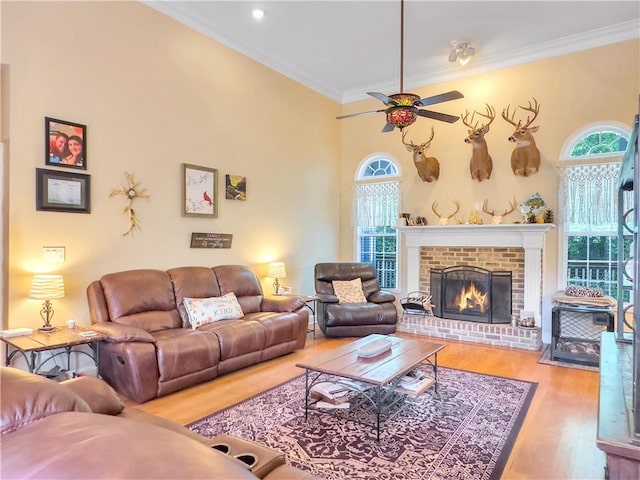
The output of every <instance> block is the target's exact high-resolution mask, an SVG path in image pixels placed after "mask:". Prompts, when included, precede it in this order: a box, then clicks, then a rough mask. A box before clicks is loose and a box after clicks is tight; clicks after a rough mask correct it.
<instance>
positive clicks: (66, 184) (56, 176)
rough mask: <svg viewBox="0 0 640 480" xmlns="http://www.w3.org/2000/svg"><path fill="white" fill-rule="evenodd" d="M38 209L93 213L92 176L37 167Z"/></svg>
mask: <svg viewBox="0 0 640 480" xmlns="http://www.w3.org/2000/svg"><path fill="white" fill-rule="evenodd" d="M36 210H44V211H49V212H73V213H91V176H89V175H86V174H84V173H73V172H63V171H59V170H45V169H44V168H36Z"/></svg>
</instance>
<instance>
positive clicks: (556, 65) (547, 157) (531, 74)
mask: <svg viewBox="0 0 640 480" xmlns="http://www.w3.org/2000/svg"><path fill="white" fill-rule="evenodd" d="M639 60H640V41H638V40H633V41H628V42H624V43H619V44H614V45H610V46H606V47H601V48H596V49H592V50H588V51H583V52H580V53H575V54H572V55H566V56H562V57H557V58H552V59H548V60H543V61H538V62H534V63H529V64H525V65H521V66H517V67H512V68H507V69H503V70H499V71H496V72H491V73H486V74H482V75H475V76H472V77H468V78H463V79H460V80H456V81H450V82H446V83H441V84H438V85H433V86H429V87H425V88H419V89H413V90H412V91H413V92H415V93H417V94H419V95H420V96H421V97H426V96H430V95H435V94H438V93H442V92H445V91H449V90H454V89H455V90H459V91H460V92H462V93H463V94H464V96H465V98H464V99H460V100H455V101H452V102H449V103H443V104H440V105H435V106H433V107H431V108H433V110H436V111H441V112H445V113H450V114H453V115H459V114H461V113H463V112H464V111H465V110H466V109H469V110H473V109H478V110H481V111H484V104H485V103H488V104H490V105H492V106H493V107H494V108H495V110H496V112H497V115H498V117H497V118H496V119H495V121H494V122H493V123H492V125H491V127H490V131H489V133H488V134H487V136H486V137H485V138H486V140H487V144H488V146H489V151H490V153H491V156H492V157H493V165H494V170H493V174H492V176H491V179H490V180H488V181H485V182H482V183H479V182H477V181H475V180H472V179H471V175H470V173H469V160H470V158H471V146H470V145H469V144H466V143H464V138H465V137H466V135H467V127H465V126H464V125H463V124H462V122H460V121H458V122H456V123H454V124H447V123H443V122H435V121H432V120H430V119H425V118H419V119H418V120H417V122H416V123H415V124H414V125H413V126H411V127H409V128H408V133H407V139H409V140H413V141H414V142H415V143H419V142H420V143H421V142H424V141H426V140H427V139H428V138H429V133H430V129H431V126H432V125H433V126H434V127H435V138H434V140H433V142H432V144H431V148H430V150H429V152H428V153H429V155H431V156H435V157H436V158H438V160H439V161H440V166H441V169H440V179H439V180H438V181H437V182H435V183H425V182H423V181H422V180H420V178H419V177H418V175H417V173H416V170H415V167H414V165H413V161H412V155H411V153H410V152H408V151H407V150H406V149H405V147H404V146H403V145H402V143H401V133H400V131H398V130H396V131H393V132H391V133H380V129H381V128H382V127H383V126H384V124H385V120H384V115H383V114H382V113H381V114H379V115H369V116H364V117H356V118H351V119H347V120H342V121H341V122H342V139H341V141H342V163H341V165H340V169H341V174H342V212H343V215H342V217H341V219H342V228H341V231H342V232H343V235H342V236H341V238H340V252H341V256H342V258H345V259H346V258H349V256H350V255H351V254H352V253H351V252H353V250H354V239H353V230H352V228H351V226H350V217H349V212H350V209H351V203H350V191H351V186H352V184H353V176H354V173H355V171H356V169H357V167H358V165H359V163H360V162H361V161H362V159H364V158H365V157H366V156H367V155H369V154H371V153H373V152H386V153H388V154H390V155H392V156H393V157H394V158H396V159H397V160H398V161H399V162H400V165H401V167H402V170H403V173H404V177H403V180H402V210H403V211H405V212H410V213H411V214H412V215H420V216H426V217H427V218H428V220H429V222H430V223H437V220H436V216H435V215H434V214H433V212H432V211H431V205H432V204H433V202H434V201H438V203H439V206H440V210H441V212H442V213H446V212H452V211H453V208H454V207H453V203H452V202H453V200H459V201H460V203H461V205H462V208H461V212H460V214H459V216H460V217H463V218H464V219H465V220H466V219H468V216H469V211H470V210H471V208H472V207H473V205H474V203H476V202H482V201H483V200H484V199H489V205H490V208H493V209H496V210H499V209H504V208H506V207H507V206H508V203H509V201H510V200H511V199H512V198H513V196H515V197H516V199H517V200H518V202H520V201H522V200H523V199H525V198H527V197H528V196H529V195H530V194H532V193H535V192H539V193H540V195H541V196H542V197H543V199H544V200H545V201H546V202H547V204H549V205H550V206H551V208H552V209H553V211H554V212H556V220H558V216H557V211H558V175H557V170H556V165H557V163H558V157H559V155H560V152H561V149H562V147H563V144H564V142H565V141H566V140H567V139H568V138H569V137H570V136H572V134H574V133H575V132H576V131H578V130H580V129H581V128H583V127H585V126H587V125H589V124H591V123H593V122H606V121H612V122H616V123H622V124H625V125H626V126H627V127H628V128H629V130H630V129H631V124H632V121H633V117H634V115H635V114H636V113H637V107H638V94H639V92H640V65H639ZM385 93H389V94H390V93H394V92H385ZM531 97H536V98H537V100H538V101H539V103H540V104H541V109H540V114H539V116H538V119H537V120H536V122H535V125H539V126H540V129H539V131H538V133H537V134H535V138H536V143H537V145H538V148H539V149H540V152H541V157H542V166H541V168H540V171H539V172H538V174H536V175H534V176H532V177H529V178H522V177H516V176H514V175H513V173H512V170H511V167H510V158H511V151H512V149H513V144H511V143H509V142H508V141H507V138H508V136H509V135H511V133H512V132H513V127H512V126H511V125H509V124H508V123H506V122H505V121H504V120H503V119H502V118H500V113H501V112H502V109H503V108H505V107H506V106H507V105H508V104H511V105H512V106H513V105H515V104H523V103H524V104H525V105H527V102H528V100H529V99H530V98H531ZM380 105H381V104H380V102H378V101H377V100H373V99H372V100H367V101H363V102H358V103H354V104H350V105H346V106H344V108H343V112H344V113H352V112H358V111H368V110H374V109H377V108H380ZM484 217H485V222H488V221H489V217H488V216H486V215H485V216H484ZM518 219H519V217H518V214H517V213H516V212H514V213H513V214H511V215H509V216H508V217H505V222H513V221H516V220H518ZM470 228H472V227H470ZM557 238H558V235H557V229H554V230H552V231H550V233H549V234H547V239H546V248H545V254H544V273H545V279H544V281H545V291H544V295H545V301H544V302H543V311H545V312H546V314H547V315H548V314H549V311H550V307H549V305H550V303H549V302H550V297H551V295H552V294H553V292H555V291H556V290H557V289H558V288H563V287H564V285H562V286H559V285H558V273H557V270H558V269H557V261H558V239H557ZM402 287H403V288H405V289H406V287H407V286H406V285H403V286H402ZM405 291H406V290H405ZM545 306H546V308H544V307H545Z"/></svg>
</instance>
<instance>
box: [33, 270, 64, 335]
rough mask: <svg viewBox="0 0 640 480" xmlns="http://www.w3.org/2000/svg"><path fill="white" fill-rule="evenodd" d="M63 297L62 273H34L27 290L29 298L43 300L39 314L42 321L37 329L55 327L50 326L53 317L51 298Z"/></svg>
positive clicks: (46, 330) (48, 330) (43, 329)
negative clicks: (40, 326) (29, 287)
mask: <svg viewBox="0 0 640 480" xmlns="http://www.w3.org/2000/svg"><path fill="white" fill-rule="evenodd" d="M62 297H64V280H63V279H62V275H34V276H33V278H32V279H31V289H30V290H29V298H33V299H35V300H44V303H43V304H42V310H40V316H41V317H42V320H43V321H44V325H42V328H39V329H38V330H40V331H43V332H50V331H51V330H54V328H55V327H52V326H51V319H52V318H53V313H54V311H53V306H52V304H51V299H53V298H62Z"/></svg>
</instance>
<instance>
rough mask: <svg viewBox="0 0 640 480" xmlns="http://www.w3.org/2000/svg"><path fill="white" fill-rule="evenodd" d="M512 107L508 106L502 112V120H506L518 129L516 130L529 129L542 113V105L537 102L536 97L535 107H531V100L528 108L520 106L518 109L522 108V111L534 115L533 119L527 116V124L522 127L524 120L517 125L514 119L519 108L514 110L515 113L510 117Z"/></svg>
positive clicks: (534, 98) (534, 100) (534, 99)
mask: <svg viewBox="0 0 640 480" xmlns="http://www.w3.org/2000/svg"><path fill="white" fill-rule="evenodd" d="M510 107H511V105H507V108H505V109H503V110H502V118H504V119H505V120H506V121H507V122H508V123H510V124H511V125H513V126H514V127H516V129H519V128H528V127H529V125H531V124H532V123H533V121H534V120H535V119H536V117H537V116H538V113H540V104H539V103H538V100H536V97H533V105H531V100H529V106H528V107H524V106H522V105H518V107H520V108H521V109H523V110H526V111H527V112H531V113H533V117H531V118H530V117H529V116H528V115H527V123H525V124H524V125H522V120H518V123H516V122H515V118H514V117H515V115H516V110H518V107H516V108H514V109H513V113H512V114H511V116H509V108H510Z"/></svg>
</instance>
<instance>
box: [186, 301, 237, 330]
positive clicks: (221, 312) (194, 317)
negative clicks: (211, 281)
mask: <svg viewBox="0 0 640 480" xmlns="http://www.w3.org/2000/svg"><path fill="white" fill-rule="evenodd" d="M182 303H184V308H185V309H186V311H187V315H188V316H189V322H190V323H191V328H193V329H196V328H198V327H201V326H202V325H206V324H207V323H212V322H217V321H219V320H233V319H237V318H242V317H244V312H243V311H242V307H241V306H240V304H239V303H238V299H237V298H236V295H235V294H234V293H233V292H229V293H227V294H225V295H223V296H222V297H210V298H189V297H184V299H183V302H182Z"/></svg>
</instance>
